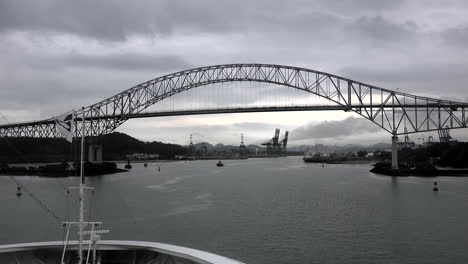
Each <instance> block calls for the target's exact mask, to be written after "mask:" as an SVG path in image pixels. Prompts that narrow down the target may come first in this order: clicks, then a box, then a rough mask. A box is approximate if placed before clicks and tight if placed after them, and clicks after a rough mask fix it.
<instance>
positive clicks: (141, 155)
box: [126, 153, 159, 160]
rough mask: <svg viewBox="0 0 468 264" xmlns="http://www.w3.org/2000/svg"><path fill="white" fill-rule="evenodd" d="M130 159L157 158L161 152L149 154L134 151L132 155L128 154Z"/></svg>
mask: <svg viewBox="0 0 468 264" xmlns="http://www.w3.org/2000/svg"><path fill="white" fill-rule="evenodd" d="M126 157H127V159H129V160H157V159H159V154H149V153H133V154H131V155H126Z"/></svg>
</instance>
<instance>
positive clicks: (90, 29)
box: [0, 0, 233, 41]
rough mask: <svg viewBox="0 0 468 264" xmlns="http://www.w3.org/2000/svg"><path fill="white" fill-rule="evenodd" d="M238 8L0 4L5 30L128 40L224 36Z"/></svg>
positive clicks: (168, 1)
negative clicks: (183, 33)
mask: <svg viewBox="0 0 468 264" xmlns="http://www.w3.org/2000/svg"><path fill="white" fill-rule="evenodd" d="M232 11H233V9H232V8H230V7H227V6H224V3H221V1H214V2H209V1H172V0H163V1H144V0H136V1H124V0H118V1H110V0H104V1H92V0H82V1H59V0H45V1H36V0H26V1H1V2H0V30H3V31H17V30H19V31H29V30H32V31H37V32H59V33H68V34H76V35H81V36H87V37H92V38H96V39H105V40H118V41H122V40H125V39H126V38H127V37H128V36H130V35H134V34H163V35H164V34H170V33H172V32H173V31H174V29H176V28H178V29H180V28H182V29H185V30H187V31H193V30H195V31H206V32H219V31H224V30H226V29H227V28H228V27H229V26H230V25H229V24H226V23H225V22H223V19H220V18H221V17H222V16H223V15H226V14H229V13H230V12H232Z"/></svg>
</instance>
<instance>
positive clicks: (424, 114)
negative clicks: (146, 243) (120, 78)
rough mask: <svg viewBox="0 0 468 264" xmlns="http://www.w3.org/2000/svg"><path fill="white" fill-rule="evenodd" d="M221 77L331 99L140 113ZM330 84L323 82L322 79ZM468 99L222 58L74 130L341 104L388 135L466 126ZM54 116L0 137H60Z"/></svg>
mask: <svg viewBox="0 0 468 264" xmlns="http://www.w3.org/2000/svg"><path fill="white" fill-rule="evenodd" d="M225 82H260V83H268V84H275V85H281V86H286V87H290V88H293V89H298V90H301V91H303V92H307V93H312V94H315V95H317V96H319V97H322V98H324V99H326V100H328V101H329V102H331V103H332V105H331V106H312V107H302V108H301V107H300V106H294V107H275V106H271V107H264V108H254V107H239V108H236V109H232V108H229V109H228V108H222V107H221V108H220V109H214V110H213V109H210V110H208V109H207V110H203V109H201V110H198V111H174V112H166V113H144V110H145V109H147V108H148V107H149V106H151V105H154V104H156V103H158V102H160V101H162V100H164V99H166V98H169V97H171V96H174V95H176V94H179V93H181V92H183V91H187V90H190V89H194V88H197V87H202V86H206V85H210V84H217V83H225ZM326 83H327V84H328V85H325V84H326ZM467 107H468V104H466V103H461V102H455V101H449V100H441V99H436V98H429V97H424V96H417V95H412V94H408V93H403V92H400V91H393V90H389V89H384V88H380V87H376V86H373V85H369V84H365V83H362V82H359V81H354V80H351V79H348V78H345V77H341V76H337V75H334V74H329V73H326V72H320V71H315V70H311V69H306V68H300V67H292V66H284V65H275V64H224V65H214V66H207V67H199V68H194V69H189V70H184V71H180V72H176V73H172V74H168V75H164V76H161V77H158V78H155V79H152V80H149V81H147V82H144V83H141V84H138V85H136V86H134V87H132V88H130V89H128V90H125V91H123V92H121V93H118V94H116V95H114V96H111V97H109V98H107V99H105V100H102V101H100V102H98V103H96V104H93V105H90V106H88V107H85V108H84V109H83V110H81V109H80V110H78V111H77V112H76V113H77V118H76V119H75V123H76V126H75V128H76V129H75V136H81V131H82V130H81V126H82V125H84V126H85V136H98V135H104V134H108V133H111V132H112V131H114V130H115V129H116V128H117V127H119V126H120V125H121V124H122V123H124V122H125V121H127V120H129V119H131V118H139V117H148V116H164V115H186V114H213V113H233V112H235V113H238V112H269V111H305V110H343V111H352V112H355V113H357V114H358V115H360V116H362V117H363V118H366V119H367V120H369V121H371V122H373V123H374V124H376V125H377V126H379V127H381V128H382V129H384V130H385V131H387V132H389V133H390V134H392V135H400V134H404V133H405V132H406V133H418V132H427V131H435V130H440V129H445V128H449V129H455V128H466V127H467V124H468V120H467V117H466V109H467ZM83 111H84V116H85V120H84V121H85V122H82V121H83V120H82V118H81V117H82V115H83ZM60 136H61V135H60V134H59V132H58V131H57V129H56V123H55V118H50V119H46V120H41V121H35V122H26V123H17V124H6V125H0V137H60Z"/></svg>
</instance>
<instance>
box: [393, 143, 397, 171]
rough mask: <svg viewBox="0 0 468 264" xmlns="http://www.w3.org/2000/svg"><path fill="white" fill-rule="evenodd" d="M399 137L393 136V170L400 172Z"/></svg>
mask: <svg viewBox="0 0 468 264" xmlns="http://www.w3.org/2000/svg"><path fill="white" fill-rule="evenodd" d="M397 141H398V137H397V136H396V135H393V136H392V169H394V170H398V145H397Z"/></svg>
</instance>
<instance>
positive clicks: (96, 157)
mask: <svg viewBox="0 0 468 264" xmlns="http://www.w3.org/2000/svg"><path fill="white" fill-rule="evenodd" d="M88 161H89V162H97V163H102V145H101V144H89V145H88Z"/></svg>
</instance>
